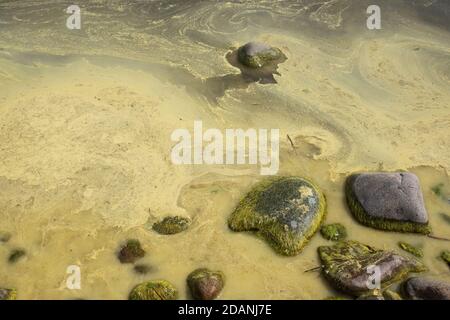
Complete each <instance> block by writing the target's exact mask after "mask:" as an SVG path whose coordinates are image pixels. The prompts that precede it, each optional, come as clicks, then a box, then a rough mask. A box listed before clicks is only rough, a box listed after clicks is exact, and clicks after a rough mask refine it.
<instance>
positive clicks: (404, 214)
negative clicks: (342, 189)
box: [346, 172, 431, 234]
mask: <svg viewBox="0 0 450 320" xmlns="http://www.w3.org/2000/svg"><path fill="white" fill-rule="evenodd" d="M346 196H347V203H348V205H349V207H350V210H351V212H352V213H353V215H354V216H355V218H356V219H357V220H358V221H359V222H361V223H362V224H364V225H367V226H370V227H373V228H377V229H382V230H390V231H401V232H418V233H424V234H428V233H430V231H431V230H430V227H429V226H428V215H427V211H426V209H425V206H424V201H423V196H422V192H421V189H420V184H419V179H418V178H417V176H416V175H414V174H412V173H408V172H397V173H384V172H378V173H362V174H355V175H352V176H350V177H349V178H348V179H347V183H346Z"/></svg>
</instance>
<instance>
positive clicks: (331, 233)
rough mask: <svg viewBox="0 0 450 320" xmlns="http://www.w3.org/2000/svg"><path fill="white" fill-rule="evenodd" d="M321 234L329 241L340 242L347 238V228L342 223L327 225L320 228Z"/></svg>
mask: <svg viewBox="0 0 450 320" xmlns="http://www.w3.org/2000/svg"><path fill="white" fill-rule="evenodd" d="M320 234H321V235H322V236H323V237H324V238H325V239H327V240H332V241H340V240H343V239H345V238H346V237H347V231H346V229H345V227H344V226H343V225H342V224H340V223H333V224H327V225H324V226H322V227H321V228H320Z"/></svg>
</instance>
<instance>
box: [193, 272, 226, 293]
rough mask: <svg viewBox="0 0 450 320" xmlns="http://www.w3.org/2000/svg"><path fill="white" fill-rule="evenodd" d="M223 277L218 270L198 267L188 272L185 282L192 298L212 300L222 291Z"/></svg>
mask: <svg viewBox="0 0 450 320" xmlns="http://www.w3.org/2000/svg"><path fill="white" fill-rule="evenodd" d="M224 278H225V277H224V275H223V273H222V272H220V271H211V270H209V269H206V268H200V269H197V270H194V271H193V272H191V273H190V274H189V276H188V277H187V284H188V287H189V289H190V291H191V294H192V297H193V298H194V299H197V300H213V299H215V298H217V296H218V295H219V294H220V292H221V291H222V289H223V286H224Z"/></svg>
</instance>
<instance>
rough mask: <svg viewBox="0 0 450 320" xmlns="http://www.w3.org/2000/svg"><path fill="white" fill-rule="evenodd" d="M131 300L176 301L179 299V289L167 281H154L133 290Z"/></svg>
mask: <svg viewBox="0 0 450 320" xmlns="http://www.w3.org/2000/svg"><path fill="white" fill-rule="evenodd" d="M128 298H129V300H175V299H177V298H178V291H177V289H176V288H175V287H174V286H173V285H172V284H171V283H170V282H168V281H166V280H152V281H147V282H144V283H141V284H138V285H137V286H136V287H134V288H133V290H131V292H130V295H129V297H128Z"/></svg>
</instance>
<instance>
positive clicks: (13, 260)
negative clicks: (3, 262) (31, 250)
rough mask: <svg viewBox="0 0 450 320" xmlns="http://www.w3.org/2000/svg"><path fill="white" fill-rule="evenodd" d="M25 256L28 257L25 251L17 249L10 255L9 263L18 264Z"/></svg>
mask: <svg viewBox="0 0 450 320" xmlns="http://www.w3.org/2000/svg"><path fill="white" fill-rule="evenodd" d="M25 255H26V252H25V250H23V249H15V250H13V251H11V253H10V254H9V258H8V261H9V263H16V262H17V261H19V260H20V259H21V258H23V257H24V256H25Z"/></svg>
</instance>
